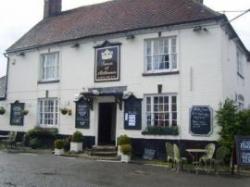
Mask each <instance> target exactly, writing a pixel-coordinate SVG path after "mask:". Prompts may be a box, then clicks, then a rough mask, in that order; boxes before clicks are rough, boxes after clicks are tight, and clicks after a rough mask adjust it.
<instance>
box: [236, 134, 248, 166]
mask: <svg viewBox="0 0 250 187" xmlns="http://www.w3.org/2000/svg"><path fill="white" fill-rule="evenodd" d="M235 143H236V156H237V164H238V165H239V166H248V167H250V136H236V137H235Z"/></svg>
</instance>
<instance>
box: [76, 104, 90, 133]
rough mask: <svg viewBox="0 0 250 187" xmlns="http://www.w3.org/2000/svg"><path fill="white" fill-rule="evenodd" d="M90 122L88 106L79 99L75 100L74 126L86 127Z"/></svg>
mask: <svg viewBox="0 0 250 187" xmlns="http://www.w3.org/2000/svg"><path fill="white" fill-rule="evenodd" d="M89 123H90V106H89V104H88V102H87V101H85V100H83V99H81V100H79V101H77V102H76V116H75V126H76V128H78V129H88V128H89Z"/></svg>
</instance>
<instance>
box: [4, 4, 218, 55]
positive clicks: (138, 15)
mask: <svg viewBox="0 0 250 187" xmlns="http://www.w3.org/2000/svg"><path fill="white" fill-rule="evenodd" d="M219 16H220V14H218V13H216V12H214V11H212V10H210V9H208V8H207V7H205V6H203V5H201V4H199V3H195V2H193V1H192V0H115V1H109V2H106V3H102V4H96V5H91V6H84V7H80V8H77V9H73V10H70V11H65V12H62V13H61V14H60V15H58V16H55V17H50V18H47V19H44V20H42V21H41V22H39V23H38V24H37V25H36V26H35V27H34V28H32V29H31V30H30V31H29V32H28V33H27V34H25V35H24V36H23V37H22V38H21V39H20V40H18V41H17V42H16V43H15V44H14V45H12V46H11V47H10V48H9V49H8V50H7V51H16V50H21V49H27V48H33V47H37V46H42V45H47V44H52V43H57V42H63V41H68V40H74V39H78V38H86V37H92V36H97V35H103V34H110V33H116V32H126V31H130V30H138V29H145V28H152V27H158V26H164V25H174V24H181V23H185V22H194V21H199V20H206V19H214V18H217V17H219Z"/></svg>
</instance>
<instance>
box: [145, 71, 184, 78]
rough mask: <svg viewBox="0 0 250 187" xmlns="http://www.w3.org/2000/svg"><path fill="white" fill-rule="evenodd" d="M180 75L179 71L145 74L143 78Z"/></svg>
mask: <svg viewBox="0 0 250 187" xmlns="http://www.w3.org/2000/svg"><path fill="white" fill-rule="evenodd" d="M179 73H180V72H179V71H170V72H156V73H143V74H142V76H144V77H148V76H162V75H177V74H179Z"/></svg>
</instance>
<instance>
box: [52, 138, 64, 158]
mask: <svg viewBox="0 0 250 187" xmlns="http://www.w3.org/2000/svg"><path fill="white" fill-rule="evenodd" d="M54 145H55V155H57V156H61V155H63V154H64V141H63V140H59V139H58V140H55V142H54Z"/></svg>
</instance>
